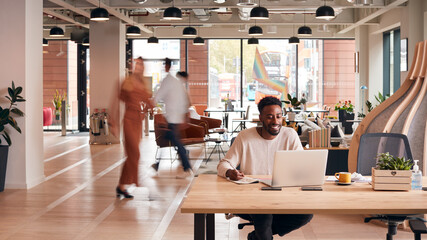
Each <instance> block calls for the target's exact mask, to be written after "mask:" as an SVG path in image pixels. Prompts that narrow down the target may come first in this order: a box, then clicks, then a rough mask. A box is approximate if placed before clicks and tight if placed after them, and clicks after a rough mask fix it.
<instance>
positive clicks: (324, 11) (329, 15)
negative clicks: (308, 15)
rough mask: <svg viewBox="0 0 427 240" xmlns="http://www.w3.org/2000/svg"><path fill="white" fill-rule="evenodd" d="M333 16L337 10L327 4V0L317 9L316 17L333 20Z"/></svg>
mask: <svg viewBox="0 0 427 240" xmlns="http://www.w3.org/2000/svg"><path fill="white" fill-rule="evenodd" d="M333 18H335V11H334V9H333V8H331V7H329V6H326V0H325V5H323V6H321V7H319V8H318V9H317V10H316V19H324V20H331V19H333Z"/></svg>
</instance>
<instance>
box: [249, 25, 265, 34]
mask: <svg viewBox="0 0 427 240" xmlns="http://www.w3.org/2000/svg"><path fill="white" fill-rule="evenodd" d="M249 35H251V36H261V35H262V28H261V27H260V26H257V25H255V26H252V27H250V28H249Z"/></svg>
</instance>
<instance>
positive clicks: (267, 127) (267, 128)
mask: <svg viewBox="0 0 427 240" xmlns="http://www.w3.org/2000/svg"><path fill="white" fill-rule="evenodd" d="M262 127H263V128H264V130H265V131H267V132H268V133H269V134H271V135H273V136H277V135H279V133H280V130H281V129H282V126H280V125H279V130H278V131H277V132H273V131H271V130H272V129H270V128H269V126H267V125H266V124H264V123H263V124H262Z"/></svg>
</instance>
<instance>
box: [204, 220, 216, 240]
mask: <svg viewBox="0 0 427 240" xmlns="http://www.w3.org/2000/svg"><path fill="white" fill-rule="evenodd" d="M206 240H215V214H207V215H206Z"/></svg>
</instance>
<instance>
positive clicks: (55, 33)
mask: <svg viewBox="0 0 427 240" xmlns="http://www.w3.org/2000/svg"><path fill="white" fill-rule="evenodd" d="M49 36H50V37H63V36H64V30H62V28H60V27H57V26H55V27H53V28H51V29H50V32H49Z"/></svg>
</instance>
